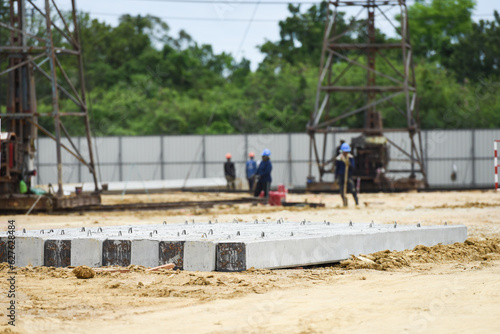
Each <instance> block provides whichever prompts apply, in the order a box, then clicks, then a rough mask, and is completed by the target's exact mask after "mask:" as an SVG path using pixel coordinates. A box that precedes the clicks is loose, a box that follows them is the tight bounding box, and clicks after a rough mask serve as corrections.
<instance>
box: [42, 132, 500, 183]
mask: <svg viewBox="0 0 500 334" xmlns="http://www.w3.org/2000/svg"><path fill="white" fill-rule="evenodd" d="M358 135H359V134H356V133H351V134H347V133H337V134H330V135H329V136H328V137H327V141H326V145H327V146H326V151H325V152H326V155H327V157H331V156H332V155H333V152H334V151H335V149H336V147H337V146H338V144H339V141H340V139H344V140H345V141H346V142H348V143H350V142H351V139H352V138H353V137H356V136H358ZM387 137H388V138H389V139H390V140H391V141H393V142H394V143H396V144H397V145H398V146H400V147H402V148H404V149H406V150H409V148H410V141H409V137H408V134H407V133H406V132H400V133H387ZM316 139H317V149H318V153H319V154H320V155H322V152H323V145H324V141H323V136H322V135H318V136H317V137H316ZM494 139H500V130H499V129H492V130H490V129H486V130H428V131H423V132H422V140H423V148H424V160H425V164H426V170H427V173H428V181H429V184H430V186H431V187H445V188H450V189H461V188H470V187H476V186H480V187H485V186H489V185H492V184H493V181H492V180H493V140H494ZM61 142H62V143H63V144H65V145H67V146H68V147H71V145H70V143H69V141H68V140H67V139H65V138H63V139H62V140H61ZM74 143H75V145H76V146H77V148H78V150H79V151H80V153H81V154H82V155H83V156H84V157H85V158H86V159H87V158H88V147H87V140H86V138H84V137H80V138H75V139H74ZM417 145H418V141H417ZM93 146H94V147H95V150H94V159H95V162H96V164H98V166H97V172H98V179H99V180H100V182H103V183H104V182H112V181H127V180H128V181H141V180H159V179H162V178H163V179H185V178H187V177H189V178H203V177H223V176H224V173H223V163H224V161H225V155H226V153H228V152H230V153H231V154H232V155H233V161H234V162H235V167H236V174H237V177H238V178H241V179H242V180H243V181H245V161H246V160H247V153H248V152H250V151H253V152H255V153H256V160H260V153H261V152H262V150H263V149H264V148H269V149H270V150H271V152H272V155H271V160H272V162H273V166H274V170H273V185H277V184H280V183H282V184H286V185H288V186H292V187H298V188H302V187H304V186H305V184H306V179H307V176H308V174H309V163H308V159H309V136H308V135H307V134H305V133H293V134H248V135H244V134H242V135H207V136H201V135H194V136H191V135H190V136H139V137H98V138H95V140H94V141H93ZM389 146H390V156H391V158H392V159H395V160H393V161H392V162H391V163H390V165H389V169H391V170H392V169H404V170H409V169H410V164H409V163H406V162H399V161H396V160H401V159H406V158H407V157H406V156H405V155H404V154H403V153H401V152H400V151H399V150H398V149H396V147H395V145H393V144H389ZM55 147H56V145H55V142H54V141H53V140H51V139H49V138H43V137H42V138H39V139H38V140H37V154H36V158H35V166H36V168H37V170H38V175H37V179H36V182H37V183H43V184H47V183H52V184H55V183H57V164H56V149H55ZM417 148H418V147H417ZM62 152H63V153H62V159H63V182H65V183H80V182H91V181H93V180H92V176H91V174H90V173H89V172H88V168H87V167H85V166H83V165H81V164H80V163H79V162H78V161H77V159H75V158H74V157H73V156H71V155H70V154H69V153H67V152H66V151H65V150H64V149H63V151H62ZM313 156H314V155H313ZM453 166H455V169H456V172H457V177H456V180H452V179H451V174H452V172H453V168H454V167H453ZM312 173H313V176H316V178H317V177H318V172H317V166H316V162H313V165H312ZM396 175H397V176H399V177H403V176H407V175H406V174H405V173H398V174H396ZM324 180H325V181H331V176H329V175H327V176H325V178H324Z"/></svg>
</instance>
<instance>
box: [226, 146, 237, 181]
mask: <svg viewBox="0 0 500 334" xmlns="http://www.w3.org/2000/svg"><path fill="white" fill-rule="evenodd" d="M226 159H227V161H226V162H225V163H224V175H225V176H226V181H227V189H230V188H231V189H233V190H234V189H235V188H236V187H235V184H234V180H235V179H236V169H235V168H234V163H233V162H232V161H231V153H228V154H226Z"/></svg>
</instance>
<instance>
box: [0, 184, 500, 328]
mask: <svg viewBox="0 0 500 334" xmlns="http://www.w3.org/2000/svg"><path fill="white" fill-rule="evenodd" d="M235 196H236V197H238V196H241V195H234V194H187V193H173V194H161V195H158V194H154V195H151V196H148V195H127V196H125V197H122V196H119V195H115V196H106V197H105V198H104V202H105V204H111V203H121V202H132V201H143V202H148V201H175V200H183V201H184V200H205V199H207V200H210V199H212V200H213V199H223V198H229V197H235ZM288 200H289V201H302V202H303V201H309V202H323V203H325V204H326V208H324V209H304V208H294V209H288V210H283V208H279V207H267V206H257V207H255V206H251V205H238V206H221V207H216V208H213V209H209V210H201V209H187V210H175V211H142V212H114V213H102V212H101V213H77V214H72V215H64V216H63V215H33V216H31V215H30V216H21V215H19V216H9V217H7V216H0V230H5V229H6V226H7V220H9V219H15V220H16V223H17V228H18V229H21V228H27V229H42V228H44V229H45V228H61V227H64V226H67V227H81V226H107V225H121V224H153V223H160V222H163V221H167V223H180V222H184V221H185V220H187V219H189V220H191V219H195V220H196V221H206V220H208V219H215V218H217V219H218V220H219V221H230V220H232V219H233V218H238V219H242V220H253V219H278V218H284V219H288V220H300V219H307V220H311V221H312V220H319V221H323V220H328V221H330V222H332V223H347V222H349V220H352V221H353V222H369V221H372V220H373V221H374V222H376V223H392V222H393V221H397V222H398V224H416V223H421V224H422V225H434V224H443V223H444V222H447V223H448V224H465V225H467V227H468V231H469V240H468V241H467V242H466V243H463V244H459V245H451V246H436V247H431V248H428V247H417V248H415V249H414V250H408V251H404V252H379V253H375V254H371V255H366V258H368V259H369V260H372V261H373V262H366V261H360V260H358V259H352V260H348V261H345V262H343V263H341V264H336V265H331V266H322V267H313V268H304V269H284V270H255V271H248V272H243V273H217V272H211V273H208V272H186V271H172V270H164V271H160V272H147V271H145V269H144V268H141V267H136V266H132V267H131V268H130V269H131V272H130V273H98V274H97V275H96V276H95V277H94V278H92V279H88V280H82V279H77V278H76V277H75V276H74V275H73V273H72V271H71V269H66V268H58V269H54V268H30V267H27V268H19V269H18V272H17V275H16V285H17V287H16V302H17V310H16V311H17V314H16V315H17V321H16V327H12V326H7V317H6V307H7V302H8V298H7V296H6V294H7V293H6V292H7V290H8V284H7V281H6V280H7V278H8V275H7V268H6V267H5V266H2V265H0V292H1V297H0V333H10V332H14V333H17V332H20V333H67V332H72V333H92V332H99V333H101V332H108V333H115V332H121V333H136V332H145V333H160V332H161V333H165V332H174V333H177V332H194V333H267V332H276V333H352V332H354V333H367V332H369V333H406V332H408V333H466V332H467V333H471V332H472V333H500V321H499V320H498V319H500V194H496V193H494V192H492V191H487V192H480V191H475V192H435V193H416V192H415V193H398V194H362V195H361V205H360V206H359V208H355V207H354V206H353V205H352V204H353V203H352V202H353V201H352V199H351V200H350V204H351V206H350V207H349V208H347V209H344V208H342V207H341V206H340V204H341V201H340V198H339V197H338V195H323V194H321V195H289V197H288Z"/></svg>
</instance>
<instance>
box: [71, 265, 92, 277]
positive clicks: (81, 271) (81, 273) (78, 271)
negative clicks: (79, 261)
mask: <svg viewBox="0 0 500 334" xmlns="http://www.w3.org/2000/svg"><path fill="white" fill-rule="evenodd" d="M73 274H75V276H76V278H82V279H88V278H93V277H94V276H95V271H94V270H93V269H92V268H89V267H87V266H78V267H76V268H75V269H73Z"/></svg>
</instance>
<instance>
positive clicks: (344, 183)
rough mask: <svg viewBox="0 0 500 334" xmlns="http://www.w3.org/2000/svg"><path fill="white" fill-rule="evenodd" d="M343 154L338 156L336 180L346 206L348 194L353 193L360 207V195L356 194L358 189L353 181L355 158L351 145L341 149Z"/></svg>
mask: <svg viewBox="0 0 500 334" xmlns="http://www.w3.org/2000/svg"><path fill="white" fill-rule="evenodd" d="M340 150H341V152H342V153H340V154H339V155H338V156H337V159H336V166H335V180H336V181H338V183H339V190H340V196H341V197H342V201H343V202H344V206H347V196H346V194H347V192H348V191H349V192H351V193H352V196H353V197H354V200H355V201H356V205H358V195H357V194H356V188H355V187H354V181H353V180H352V171H353V170H354V157H353V155H352V154H351V153H350V152H351V147H350V146H349V144H347V143H344V144H342V146H341V147H340Z"/></svg>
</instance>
